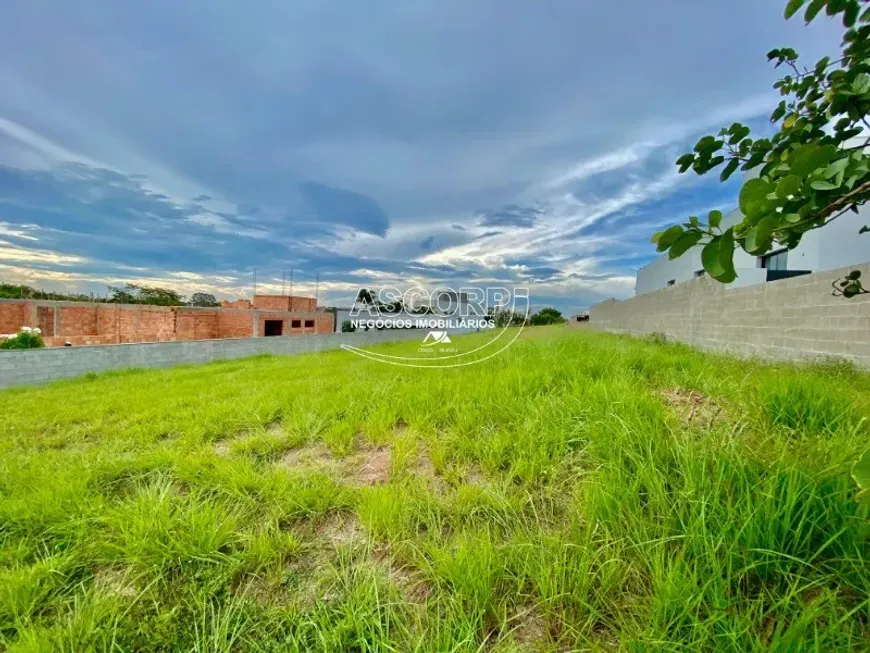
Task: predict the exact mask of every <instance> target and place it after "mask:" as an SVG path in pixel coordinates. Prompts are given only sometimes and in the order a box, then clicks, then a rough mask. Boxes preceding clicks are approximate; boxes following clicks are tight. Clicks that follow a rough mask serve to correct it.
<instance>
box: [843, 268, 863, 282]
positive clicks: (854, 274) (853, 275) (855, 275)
mask: <svg viewBox="0 0 870 653" xmlns="http://www.w3.org/2000/svg"><path fill="white" fill-rule="evenodd" d="M846 278H847V279H849V280H850V281H857V280H858V279H860V278H861V270H852V271H851V272H850V273H849V274H847V275H846Z"/></svg>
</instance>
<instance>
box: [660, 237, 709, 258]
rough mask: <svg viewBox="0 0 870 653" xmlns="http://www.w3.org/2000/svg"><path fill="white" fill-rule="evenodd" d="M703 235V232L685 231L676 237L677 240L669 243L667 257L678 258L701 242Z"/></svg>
mask: <svg viewBox="0 0 870 653" xmlns="http://www.w3.org/2000/svg"><path fill="white" fill-rule="evenodd" d="M703 237H704V234H703V233H701V232H700V231H687V232H686V233H684V234H683V235H682V236H680V237H679V238H677V242H675V243H674V244H673V245H671V249H670V250H669V251H668V257H669V258H671V259H675V258H679V257H680V256H682V255H683V254H685V253H686V252H687V251H689V250H690V249H691V248H692V247H694V246H695V245H697V244H698V243H699V242H701V238H703Z"/></svg>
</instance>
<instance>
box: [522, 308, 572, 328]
mask: <svg viewBox="0 0 870 653" xmlns="http://www.w3.org/2000/svg"><path fill="white" fill-rule="evenodd" d="M564 321H565V318H564V317H562V313H561V311H557V310H556V309H555V308H542V309H541V310H540V311H538V312H537V313H535V314H534V315H532V317H531V319H529V323H530V324H531V325H533V326H543V325H545V324H562V323H563V322H564Z"/></svg>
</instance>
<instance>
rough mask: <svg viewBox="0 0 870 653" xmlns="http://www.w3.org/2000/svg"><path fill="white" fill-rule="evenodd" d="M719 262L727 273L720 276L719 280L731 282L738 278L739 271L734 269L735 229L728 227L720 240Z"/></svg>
mask: <svg viewBox="0 0 870 653" xmlns="http://www.w3.org/2000/svg"><path fill="white" fill-rule="evenodd" d="M719 263H720V264H721V265H722V269H723V270H724V271H725V273H724V274H723V275H722V276H720V277H719V278H718V279H717V281H721V282H722V283H731V282H732V281H734V280H735V279H736V278H737V271H736V270H735V269H734V230H733V229H728V230H726V231H725V232H724V233H723V234H722V240H721V241H720V242H719Z"/></svg>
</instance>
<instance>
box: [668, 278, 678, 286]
mask: <svg viewBox="0 0 870 653" xmlns="http://www.w3.org/2000/svg"><path fill="white" fill-rule="evenodd" d="M675 283H677V280H676V279H671V280H670V281H668V285H669V286H673V285H674V284H675Z"/></svg>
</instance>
